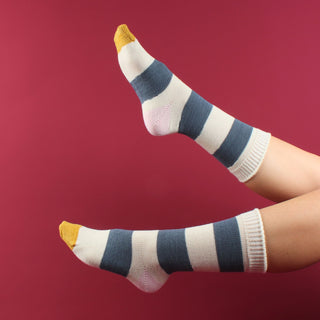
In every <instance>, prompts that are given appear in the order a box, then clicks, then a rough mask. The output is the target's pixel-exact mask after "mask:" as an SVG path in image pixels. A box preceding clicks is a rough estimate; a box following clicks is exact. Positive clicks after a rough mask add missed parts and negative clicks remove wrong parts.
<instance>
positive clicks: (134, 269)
mask: <svg viewBox="0 0 320 320" xmlns="http://www.w3.org/2000/svg"><path fill="white" fill-rule="evenodd" d="M157 237H158V231H157V230H148V231H134V232H133V234H132V262H131V267H130V270H129V274H128V276H127V278H128V280H130V281H131V282H132V283H133V284H134V285H135V286H137V287H138V288H139V289H141V290H143V291H145V292H153V291H155V290H158V289H159V287H161V286H162V285H163V283H164V282H165V281H166V280H167V279H168V277H169V275H168V274H167V273H166V272H165V271H164V270H163V269H162V268H161V266H160V264H159V261H158V255H157Z"/></svg>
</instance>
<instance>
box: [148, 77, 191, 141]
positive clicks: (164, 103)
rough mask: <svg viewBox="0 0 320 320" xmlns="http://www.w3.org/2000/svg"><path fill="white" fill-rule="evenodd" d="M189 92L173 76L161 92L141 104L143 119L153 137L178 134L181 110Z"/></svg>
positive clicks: (189, 90)
mask: <svg viewBox="0 0 320 320" xmlns="http://www.w3.org/2000/svg"><path fill="white" fill-rule="evenodd" d="M191 92H192V89H190V88H189V87H188V86H187V85H185V84H184V83H183V82H182V81H181V80H180V79H179V78H177V77H176V76H175V75H173V76H172V79H171V81H170V83H169V85H168V87H167V88H166V89H165V90H164V91H163V92H161V93H160V94H159V95H158V96H156V97H154V98H153V99H151V100H147V101H145V102H144V103H143V104H142V110H143V118H144V120H145V125H146V127H147V129H148V130H149V132H150V133H151V134H153V135H161V134H169V133H175V132H178V129H179V122H180V119H181V114H182V110H183V108H184V106H185V104H186V103H187V101H188V99H189V97H190V95H191ZM161 120H162V121H161Z"/></svg>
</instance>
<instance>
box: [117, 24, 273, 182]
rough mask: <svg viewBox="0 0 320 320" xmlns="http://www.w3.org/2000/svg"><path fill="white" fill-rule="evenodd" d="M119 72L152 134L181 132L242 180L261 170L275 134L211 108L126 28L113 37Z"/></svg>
mask: <svg viewBox="0 0 320 320" xmlns="http://www.w3.org/2000/svg"><path fill="white" fill-rule="evenodd" d="M114 41H115V45H116V48H117V51H118V60H119V64H120V68H121V70H122V72H123V74H124V75H125V77H126V78H127V80H128V81H129V82H130V84H131V85H132V87H133V89H134V90H135V92H136V94H137V96H138V97H139V99H140V102H141V104H142V112H143V119H144V123H145V126H146V128H147V129H148V131H149V132H150V133H151V134H152V135H157V136H159V135H160V136H161V135H167V134H171V133H176V132H179V133H182V134H185V135H187V136H188V137H190V138H191V139H193V140H195V141H196V142H197V143H198V144H199V145H200V146H202V147H203V148H204V149H205V150H207V151H208V152H209V153H210V154H212V155H213V156H214V157H215V158H216V159H218V160H219V161H220V162H221V163H222V164H223V165H224V166H225V167H227V168H228V169H229V171H230V172H231V173H232V174H234V175H235V176H236V177H237V178H238V179H239V181H241V182H245V181H248V180H249V179H250V178H252V177H253V176H254V175H255V174H256V172H257V171H258V169H259V167H260V165H261V163H262V161H263V158H264V155H265V153H266V151H267V148H268V144H269V140H270V134H269V133H266V132H264V131H262V130H259V129H257V128H253V127H251V126H249V125H247V124H245V123H243V122H241V121H239V120H237V119H235V118H234V117H232V116H230V115H229V114H227V113H225V112H223V111H222V110H221V109H219V108H218V107H216V106H214V105H212V104H210V103H209V102H207V101H206V100H204V99H203V98H202V97H200V96H199V95H198V94H197V93H196V92H194V91H193V90H192V89H190V88H189V87H188V86H187V85H185V84H184V83H183V82H182V81H181V80H179V79H178V78H177V77H176V76H175V75H174V74H172V72H171V71H170V70H169V69H168V68H167V67H166V66H165V65H164V64H163V63H161V62H159V61H158V60H156V59H154V58H153V57H152V56H150V55H149V54H148V53H147V52H146V51H145V50H144V49H143V47H142V46H141V45H140V43H139V41H138V40H137V39H136V38H135V36H134V35H133V34H132V33H131V32H130V31H129V29H128V27H127V26H126V25H120V26H119V27H118V29H117V31H116V33H115V37H114Z"/></svg>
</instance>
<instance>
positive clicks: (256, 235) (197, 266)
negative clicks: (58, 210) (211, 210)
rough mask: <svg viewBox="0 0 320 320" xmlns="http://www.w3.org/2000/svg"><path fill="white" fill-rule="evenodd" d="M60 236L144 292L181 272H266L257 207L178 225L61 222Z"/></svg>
mask: <svg viewBox="0 0 320 320" xmlns="http://www.w3.org/2000/svg"><path fill="white" fill-rule="evenodd" d="M59 230H60V236H61V238H62V239H63V240H64V241H65V242H66V244H67V245H68V246H69V247H70V249H71V250H72V251H73V253H74V254H75V255H76V256H77V257H78V258H79V259H80V260H81V261H83V262H84V263H86V264H88V265H90V266H93V267H98V268H101V269H104V270H107V271H111V272H114V273H117V274H120V275H122V276H124V277H126V278H127V279H128V280H130V281H131V282H132V283H133V284H134V285H135V286H137V287H138V288H139V289H141V290H142V291H145V292H154V291H157V290H158V289H160V288H161V287H162V286H163V285H164V283H165V282H166V281H167V279H168V277H169V275H170V274H171V273H173V272H177V271H216V272H219V271H220V272H266V270H267V256H266V245H265V238H264V230H263V223H262V219H261V216H260V212H259V210H258V209H255V210H253V211H250V212H246V213H243V214H241V215H239V216H236V217H234V218H231V219H227V220H224V221H220V222H216V223H211V224H206V225H202V226H197V227H191V228H185V229H174V230H160V231H159V230H150V231H129V230H121V229H113V230H93V229H89V228H86V227H83V226H80V225H77V224H71V223H68V222H65V221H64V222H62V223H61V225H60V227H59Z"/></svg>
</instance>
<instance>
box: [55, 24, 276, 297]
mask: <svg viewBox="0 0 320 320" xmlns="http://www.w3.org/2000/svg"><path fill="white" fill-rule="evenodd" d="M114 41H115V45H116V48H117V51H118V60H119V64H120V67H121V70H122V72H123V74H124V75H125V77H126V78H127V80H128V81H129V82H130V84H131V85H132V87H133V88H134V90H135V92H136V94H137V95H138V97H139V99H140V101H141V104H142V111H143V119H144V123H145V126H146V128H147V129H148V131H149V132H150V133H151V134H152V135H160V136H161V135H167V134H172V133H182V134H185V135H187V136H189V137H190V138H191V139H193V140H195V141H196V142H197V143H198V144H200V145H201V146H202V147H203V148H204V149H205V150H206V151H208V152H209V153H210V154H211V155H213V156H214V157H215V158H216V159H218V160H219V161H220V162H221V163H222V164H223V165H224V166H225V167H227V168H228V169H229V171H230V172H231V173H232V174H234V175H235V176H236V177H237V178H238V179H239V181H241V182H244V181H247V180H249V179H250V178H251V177H252V176H253V175H254V174H255V173H256V172H257V170H258V169H259V166H260V164H261V163H262V160H263V157H264V155H265V152H266V150H267V147H268V143H269V140H270V134H269V133H266V132H263V131H261V130H259V129H256V128H253V127H251V126H249V125H247V124H245V123H243V122H241V121H239V120H237V119H235V118H234V117H232V116H230V115H229V114H227V113H225V112H224V111H222V110H221V109H219V108H217V107H215V106H213V105H212V104H210V103H209V102H207V101H206V100H205V99H203V98H202V97H200V96H199V95H198V94H197V93H195V92H194V91H193V90H192V89H190V88H189V87H188V86H187V85H185V84H184V83H183V82H182V81H181V80H179V79H178V78H177V77H176V76H175V75H174V74H173V73H172V72H171V71H170V70H169V69H168V68H167V67H166V66H165V65H164V64H163V63H161V62H159V61H157V60H156V59H154V58H153V57H152V56H150V55H149V54H148V53H147V52H146V51H145V50H144V49H143V47H142V46H141V45H140V43H139V42H138V40H137V39H136V38H135V36H134V35H133V34H132V33H131V32H130V31H129V29H128V28H127V26H126V25H121V26H119V27H118V29H117V31H116V33H115V37H114ZM248 219H249V220H248ZM250 219H251V220H250ZM248 221H249V222H248ZM252 224H253V225H254V228H256V229H254V230H255V232H256V230H257V232H258V234H259V236H258V238H257V239H258V242H254V243H255V244H256V245H257V247H258V249H259V250H260V251H259V250H258V251H259V254H258V256H257V257H255V256H254V257H253V258H252V259H253V260H255V259H258V260H257V261H259V263H258V267H256V266H254V267H252V264H251V265H250V261H249V260H250V259H249V258H248V252H247V251H248V250H247V249H248V248H247V242H250V241H251V242H252V241H253V240H252V239H251V238H250V232H251V231H250V232H249V231H248V230H249V229H250V226H251V225H252ZM248 228H249V229H248ZM247 229H248V230H247ZM262 229H263V227H262V222H261V218H260V215H259V213H257V212H254V213H249V214H245V216H244V217H242V216H240V217H237V218H233V219H229V220H226V222H220V223H215V224H208V225H205V226H199V227H194V228H187V229H179V230H162V231H128V230H118V229H115V230H92V229H89V228H86V227H82V226H80V225H76V224H70V223H68V222H63V223H62V224H61V225H60V227H59V230H60V236H61V238H62V239H63V240H64V241H65V242H66V244H67V245H68V246H69V247H70V249H71V250H72V251H73V252H74V253H75V254H76V256H77V257H78V258H79V259H80V260H82V261H83V262H85V263H86V264H88V265H90V266H94V267H99V268H101V269H105V270H108V271H111V272H115V273H118V274H121V275H123V276H125V277H127V278H128V279H129V280H130V281H131V282H132V283H134V284H135V285H136V286H137V287H138V288H140V289H141V290H143V291H146V292H153V291H156V290H158V289H159V288H160V287H161V286H162V285H163V284H164V283H165V282H166V280H167V279H168V277H169V274H171V273H172V272H175V271H193V270H195V271H197V270H199V271H203V270H204V271H250V270H251V271H252V270H254V271H265V268H266V263H265V249H264V240H263V237H262V233H263V232H262V231H261V230H262ZM261 232H262V233H261ZM248 237H249V238H250V239H251V240H250V239H249V238H248ZM248 239H249V240H250V241H249V240H248ZM254 239H256V238H254ZM254 241H256V240H254ZM257 243H258V244H257ZM226 252H227V253H228V254H227V255H226ZM255 261H256V260H255ZM261 261H262V262H261Z"/></svg>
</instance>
